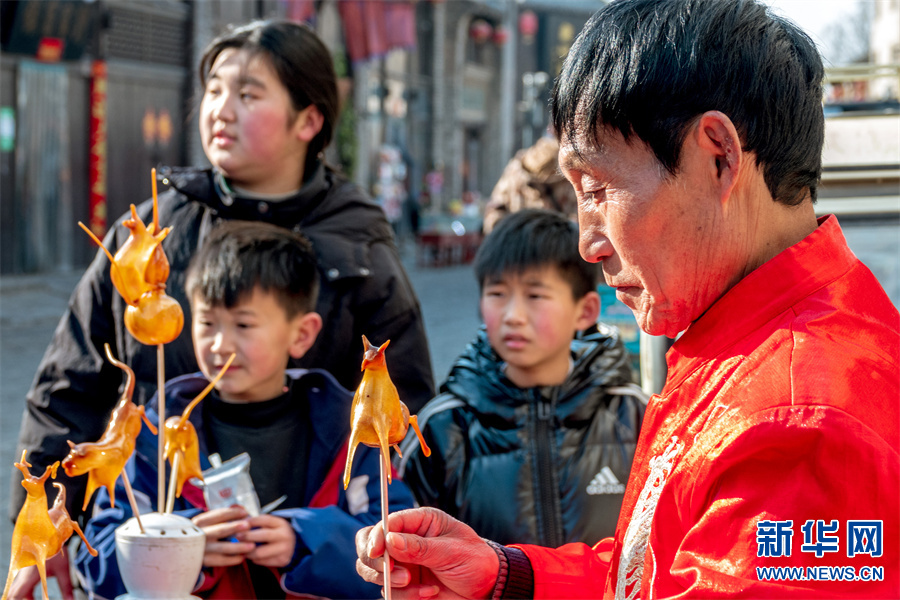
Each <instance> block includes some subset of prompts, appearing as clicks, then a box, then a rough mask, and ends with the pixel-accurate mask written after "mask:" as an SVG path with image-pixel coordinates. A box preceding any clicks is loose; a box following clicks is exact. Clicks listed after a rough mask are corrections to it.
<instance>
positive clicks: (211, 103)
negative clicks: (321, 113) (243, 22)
mask: <svg viewBox="0 0 900 600" xmlns="http://www.w3.org/2000/svg"><path fill="white" fill-rule="evenodd" d="M310 109H314V107H312V106H310V107H307V108H305V109H304V110H302V111H300V112H299V113H298V112H297V111H296V110H295V109H294V108H293V106H292V104H291V99H290V95H289V94H288V90H287V88H285V86H284V85H283V84H282V83H281V81H280V80H279V78H278V75H277V74H276V73H275V71H274V70H273V69H272V66H271V65H270V63H269V60H268V59H267V58H266V57H265V56H264V55H262V54H252V53H250V52H249V51H247V50H243V49H234V48H229V49H226V50H224V51H223V52H222V53H221V54H220V55H219V56H218V58H217V59H216V61H215V62H214V63H213V65H212V68H211V69H210V72H209V77H208V81H207V84H206V89H205V90H204V93H203V100H202V101H201V103H200V137H201V140H202V143H203V151H204V152H205V153H206V156H207V158H209V161H210V162H211V163H212V164H213V166H214V167H216V168H217V169H219V170H220V171H221V172H222V173H223V174H224V175H225V176H226V177H227V178H228V179H229V180H230V181H231V182H232V183H233V184H234V185H236V186H238V187H240V188H242V189H244V190H247V191H250V192H257V193H266V194H278V193H288V192H291V191H294V190H296V189H299V188H300V186H301V184H302V182H303V164H304V160H305V159H306V150H307V147H308V135H306V132H305V130H304V126H305V124H306V123H307V122H308V119H306V118H305V117H306V113H307V112H308V111H309V110H310Z"/></svg>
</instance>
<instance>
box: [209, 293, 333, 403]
mask: <svg viewBox="0 0 900 600" xmlns="http://www.w3.org/2000/svg"><path fill="white" fill-rule="evenodd" d="M191 314H192V333H193V338H194V353H195V354H196V355H197V362H198V363H199V364H200V370H201V371H203V374H204V375H205V376H206V377H207V378H208V379H212V378H213V377H215V376H216V375H217V374H218V372H219V369H221V367H222V366H223V365H224V364H225V362H226V361H227V360H228V357H229V356H231V354H232V353H235V354H236V356H235V359H234V362H232V363H231V366H230V367H229V368H228V371H227V372H226V373H225V375H224V376H223V377H222V379H220V380H219V382H218V383H217V384H216V390H218V392H219V395H220V396H221V398H222V399H223V400H226V401H229V402H259V401H263V400H271V399H272V398H276V397H277V396H279V395H281V394H282V393H283V392H284V384H285V379H284V371H285V368H286V367H287V362H288V357H289V356H293V357H294V358H300V357H301V356H303V354H304V353H305V352H306V350H308V349H309V347H310V346H311V345H312V343H313V341H315V338H316V334H317V333H318V332H319V328H320V327H321V322H322V321H321V318H320V317H319V315H318V314H316V313H305V314H298V315H297V316H295V317H294V318H292V319H288V318H287V314H286V312H285V310H284V308H283V307H282V306H281V305H280V304H279V303H278V301H277V300H276V297H275V296H274V295H273V294H271V293H267V292H263V291H262V290H260V289H259V288H255V289H254V290H253V293H252V294H250V295H249V296H247V297H246V298H245V299H243V300H242V301H241V302H240V303H238V304H237V305H236V306H234V307H233V308H225V307H224V306H214V305H212V304H210V303H209V302H208V301H206V300H205V299H204V298H202V297H201V296H200V294H194V297H193V298H192V302H191Z"/></svg>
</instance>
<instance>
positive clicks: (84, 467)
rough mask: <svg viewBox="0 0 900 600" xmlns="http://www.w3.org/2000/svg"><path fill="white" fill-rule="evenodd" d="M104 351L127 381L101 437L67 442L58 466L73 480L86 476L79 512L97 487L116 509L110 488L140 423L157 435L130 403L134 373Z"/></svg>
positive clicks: (151, 425) (128, 453)
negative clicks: (95, 439) (100, 488)
mask: <svg viewBox="0 0 900 600" xmlns="http://www.w3.org/2000/svg"><path fill="white" fill-rule="evenodd" d="M105 348H106V356H107V358H108V359H109V362H111V363H112V364H114V365H115V366H117V367H119V368H120V369H122V370H123V371H125V372H126V373H127V375H128V379H127V382H126V385H125V391H124V392H123V393H122V398H121V399H120V400H119V403H118V404H117V405H116V408H115V410H113V413H112V417H111V418H110V419H109V424H108V425H107V426H106V431H105V432H104V433H103V437H101V438H100V440H99V441H97V442H84V443H82V444H77V445H76V444H73V443H72V442H71V440H70V441H69V447H70V448H71V450H70V451H69V454H68V455H67V456H66V458H65V459H63V462H62V466H63V469H65V471H66V475H68V476H69V477H75V476H77V475H84V474H85V473H87V474H88V482H87V487H86V489H85V492H84V506H83V507H82V510H84V509H86V508H87V505H88V502H90V500H91V496H93V495H94V491H95V490H96V489H97V488H98V487H105V488H106V489H107V490H108V491H109V502H110V504H111V505H112V506H115V505H116V504H115V502H116V499H115V494H114V493H113V487H115V485H116V479H118V478H119V475H120V474H121V473H122V471H123V470H124V469H125V463H126V462H128V459H129V458H130V457H131V454H132V452H134V445H135V440H136V439H137V436H138V434H139V433H140V432H141V421H142V420H143V421H144V423H146V424H147V427H149V428H150V431H152V432H153V434H154V435H156V433H157V430H156V427H155V426H154V425H153V423H151V422H150V421H149V420H148V419H147V415H146V414H144V407H143V406H137V405H136V404H134V402H132V401H131V397H132V395H133V394H134V371H132V370H131V369H130V368H129V367H128V365H126V364H125V363H123V362H120V361H118V360H116V359H115V358H114V357H113V355H112V352H111V351H110V349H109V344H106V345H105Z"/></svg>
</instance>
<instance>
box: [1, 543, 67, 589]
mask: <svg viewBox="0 0 900 600" xmlns="http://www.w3.org/2000/svg"><path fill="white" fill-rule="evenodd" d="M51 577H56V583H57V584H58V585H59V591H60V593H61V594H62V597H63V600H74V599H75V592H74V591H73V590H72V579H71V578H70V576H69V555H68V553H67V551H66V547H65V546H63V549H62V550H61V551H60V552H58V553H57V554H54V555H53V556H51V557H50V558H49V559H47V579H50V578H51ZM40 585H41V575H40V573H38V570H37V567H35V566H30V567H24V568H22V569H19V572H18V573H16V578H15V579H14V580H13V583H12V586H10V588H9V600H34V588H35V587H38V586H40ZM39 597H40V595H39Z"/></svg>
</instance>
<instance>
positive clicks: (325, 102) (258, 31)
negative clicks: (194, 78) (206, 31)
mask: <svg viewBox="0 0 900 600" xmlns="http://www.w3.org/2000/svg"><path fill="white" fill-rule="evenodd" d="M229 48H237V49H240V50H247V51H249V52H250V53H254V54H260V55H263V56H265V57H266V59H268V61H269V63H270V64H271V66H272V68H273V69H274V70H275V73H276V74H277V75H278V79H279V80H280V81H281V83H282V85H284V87H285V88H286V89H287V91H288V93H289V94H290V96H291V101H292V103H293V107H294V110H296V111H301V110H303V109H304V108H306V107H307V106H309V105H310V104H315V105H316V107H317V108H318V109H319V111H320V112H321V113H322V116H323V117H324V121H323V123H322V130H321V131H320V132H319V133H318V135H316V137H315V138H313V139H312V140H311V141H310V143H309V148H308V150H307V153H306V164H305V165H304V169H303V173H304V177H309V176H311V175H312V173H313V172H314V171H315V168H316V164H317V162H318V160H319V154H320V153H321V152H322V150H324V149H325V146H327V145H328V144H329V143H330V142H331V136H332V135H333V133H334V126H335V123H336V122H337V118H338V111H339V106H338V93H337V77H336V76H335V72H334V61H333V60H332V58H331V53H330V52H329V51H328V48H326V47H325V44H324V43H322V40H320V39H319V36H317V35H316V32H315V31H313V30H312V29H311V28H310V27H308V26H307V25H304V24H302V23H295V22H292V21H283V20H271V21H253V22H251V23H248V24H246V25H243V26H241V27H237V28H232V29H229V30H228V31H227V32H225V33H224V34H222V35H221V36H219V37H217V38H216V39H214V40H213V41H212V42H210V44H209V46H208V47H207V48H206V50H205V52H204V53H203V57H202V58H201V59H200V67H199V68H200V82H201V84H202V85H203V86H204V87H206V83H207V79H208V78H209V75H210V69H212V66H213V64H214V63H215V62H216V59H217V58H218V57H219V55H220V54H221V53H222V52H223V51H224V50H226V49H229Z"/></svg>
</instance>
